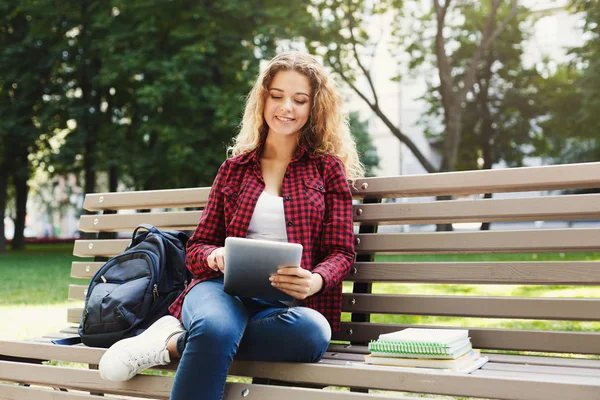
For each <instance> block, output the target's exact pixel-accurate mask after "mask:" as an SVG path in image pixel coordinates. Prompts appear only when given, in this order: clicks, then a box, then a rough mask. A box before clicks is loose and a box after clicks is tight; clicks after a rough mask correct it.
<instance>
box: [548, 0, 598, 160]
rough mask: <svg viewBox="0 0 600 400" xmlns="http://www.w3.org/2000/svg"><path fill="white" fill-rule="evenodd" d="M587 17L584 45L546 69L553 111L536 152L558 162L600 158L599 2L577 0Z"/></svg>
mask: <svg viewBox="0 0 600 400" xmlns="http://www.w3.org/2000/svg"><path fill="white" fill-rule="evenodd" d="M573 10H574V11H577V12H580V13H581V15H582V16H583V18H584V25H583V31H584V37H586V38H587V40H586V41H585V43H584V44H583V45H582V46H579V47H576V48H573V49H571V54H572V55H573V57H574V58H573V60H572V61H571V62H570V63H568V64H566V65H560V66H558V67H557V68H554V69H551V68H549V67H548V68H547V70H546V71H545V73H546V75H547V76H548V77H549V78H548V84H547V85H546V87H545V88H544V89H545V90H546V91H547V93H548V95H549V98H548V108H549V110H550V113H549V115H548V117H547V118H546V119H544V120H543V121H541V122H540V126H541V128H542V130H543V135H540V136H539V137H538V138H537V146H536V149H537V152H536V153H537V154H538V155H541V156H546V157H550V158H551V159H553V160H554V161H556V162H560V163H571V162H589V161H598V160H600V139H599V136H598V126H600V113H598V110H599V109H600V98H599V97H598V93H600V2H598V0H574V1H573Z"/></svg>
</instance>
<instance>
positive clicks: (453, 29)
mask: <svg viewBox="0 0 600 400" xmlns="http://www.w3.org/2000/svg"><path fill="white" fill-rule="evenodd" d="M453 12H454V13H455V15H454V19H453V20H455V21H458V22H457V23H449V24H448V26H447V29H446V32H447V34H446V35H445V38H446V42H447V43H448V45H452V47H453V48H454V51H453V52H452V57H451V63H452V64H451V70H452V79H453V80H454V83H453V86H454V87H460V85H461V83H462V82H463V80H464V78H465V73H466V71H467V69H468V68H469V66H470V62H471V58H472V57H473V54H474V53H475V51H476V50H477V47H478V46H479V43H480V36H481V32H482V31H483V29H484V25H485V23H486V17H487V15H488V14H489V12H490V10H489V4H488V3H487V2H470V1H469V2H463V3H461V4H460V6H457V7H456V8H455V9H454V10H453ZM509 12H510V7H509V6H508V5H507V4H505V5H504V6H502V7H500V8H499V10H498V16H497V20H498V21H502V20H504V19H505V18H506V17H507V16H508V14H509ZM425 15H428V14H425ZM531 22H532V19H531V16H530V15H529V14H528V12H527V10H526V9H523V8H521V9H520V10H519V13H518V14H517V15H516V17H514V18H513V19H512V20H511V21H510V22H509V23H508V25H507V26H506V28H505V29H504V30H503V31H502V33H501V34H500V35H499V36H498V38H497V39H496V40H495V41H494V42H493V43H492V44H491V47H490V49H489V51H488V52H487V55H486V56H485V57H484V58H483V60H482V62H481V63H480V65H479V68H478V70H477V77H476V81H475V85H474V86H473V89H472V91H471V94H470V95H469V96H467V99H466V100H465V102H464V104H463V108H462V129H461V135H460V136H461V144H460V147H459V153H458V158H457V164H456V169H457V170H471V169H480V168H491V167H492V165H493V164H496V163H499V162H501V161H504V162H505V163H506V164H507V165H508V166H510V167H516V166H522V165H523V159H524V158H525V157H526V156H527V155H528V153H529V152H530V151H531V150H532V148H533V147H532V145H533V144H534V143H535V139H536V133H535V128H536V122H537V121H538V119H539V118H541V117H542V116H544V115H545V113H546V110H545V107H544V106H545V102H546V97H545V95H546V94H547V93H545V92H544V91H542V90H540V89H539V87H538V86H539V85H540V83H543V78H542V76H541V74H540V73H538V71H537V70H536V69H535V68H525V67H524V66H523V65H522V56H523V46H524V42H525V40H527V38H528V36H529V35H530V32H531V29H532V26H531ZM423 26H424V32H423V33H424V34H425V35H426V32H427V31H428V30H430V29H431V27H429V26H428V24H427V23H425V25H423ZM399 29H400V27H398V30H399ZM398 30H397V32H398ZM398 37H399V38H400V39H402V40H404V41H405V43H406V44H407V50H408V51H409V52H410V54H412V55H414V56H415V58H413V59H412V61H411V65H410V66H411V68H419V69H420V70H421V71H422V70H423V68H427V65H431V63H432V62H433V61H434V60H433V54H434V50H432V46H433V41H432V38H429V39H428V40H424V41H418V40H415V35H407V34H406V33H404V36H402V35H400V34H399V36H398ZM429 85H430V90H428V91H427V92H426V93H425V95H424V96H423V99H424V100H425V101H426V102H427V104H428V109H427V112H426V113H425V115H423V116H422V118H421V119H420V123H421V124H423V125H424V126H425V128H426V135H427V136H428V137H429V138H430V139H431V140H432V141H434V142H438V143H439V144H440V145H441V144H442V143H443V141H444V139H445V136H446V130H445V129H441V130H440V121H443V120H444V118H445V110H444V107H443V103H442V97H441V94H440V86H439V83H437V82H436V81H434V80H432V81H430V82H429Z"/></svg>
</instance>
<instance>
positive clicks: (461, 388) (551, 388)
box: [229, 361, 600, 400]
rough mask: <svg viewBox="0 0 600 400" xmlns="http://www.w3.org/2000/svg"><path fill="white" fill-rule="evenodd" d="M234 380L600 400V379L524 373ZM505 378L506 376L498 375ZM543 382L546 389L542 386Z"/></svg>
mask: <svg viewBox="0 0 600 400" xmlns="http://www.w3.org/2000/svg"><path fill="white" fill-rule="evenodd" d="M229 372H230V373H231V374H233V375H240V376H254V377H258V378H271V379H278V380H283V381H291V382H310V383H313V384H324V385H336V386H344V387H358V388H373V389H380V390H397V391H408V392H415V393H434V394H441V395H455V396H466V397H468V396H471V397H484V398H499V399H523V400H533V399H545V398H554V399H588V398H589V399H593V398H600V380H598V379H593V378H582V377H574V376H567V377H563V378H562V379H560V380H557V381H552V380H550V379H537V378H534V379H524V378H523V377H522V376H520V374H518V373H517V374H514V375H513V376H504V377H502V378H499V377H497V376H493V373H494V372H497V371H490V376H472V375H462V374H452V373H442V372H429V371H423V370H421V369H415V371H414V372H413V371H407V370H404V369H403V370H402V371H399V369H397V368H394V367H383V366H369V365H364V364H358V363H355V364H351V365H328V364H324V363H319V364H294V363H261V362H241V361H239V362H236V363H234V364H233V365H232V368H230V371H229ZM498 372H499V373H500V371H498ZM541 383H543V384H541Z"/></svg>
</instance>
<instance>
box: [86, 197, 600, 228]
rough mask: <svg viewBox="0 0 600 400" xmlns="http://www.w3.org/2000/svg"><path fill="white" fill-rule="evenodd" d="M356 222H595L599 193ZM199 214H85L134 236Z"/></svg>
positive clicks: (428, 207) (361, 212)
mask: <svg viewBox="0 0 600 400" xmlns="http://www.w3.org/2000/svg"><path fill="white" fill-rule="evenodd" d="M353 207H354V222H355V223H379V224H438V223H451V222H455V223H456V222H505V221H555V220H559V221H560V220H582V219H597V218H599V217H600V194H590V195H571V196H552V197H540V198H525V199H490V200H474V201H465V200H454V201H434V202H423V203H396V204H390V203H388V204H359V205H354V206H353ZM201 215H202V212H201V211H172V212H155V213H134V214H112V215H82V216H81V218H80V220H79V229H80V230H81V231H83V232H131V231H133V229H135V227H136V226H138V225H139V224H142V223H146V224H152V225H154V226H156V227H159V228H161V229H167V228H168V229H179V230H194V229H195V228H196V225H197V224H198V221H199V219H200V216H201Z"/></svg>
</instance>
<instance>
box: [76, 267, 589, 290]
mask: <svg viewBox="0 0 600 400" xmlns="http://www.w3.org/2000/svg"><path fill="white" fill-rule="evenodd" d="M102 265H104V263H103V262H81V261H74V262H73V263H72V264H71V277H72V278H82V279H89V278H91V277H92V276H94V274H95V273H96V271H98V269H99V268H100V267H101V266H102ZM346 281H347V282H414V283H417V282H418V283H465V284H486V283H489V284H495V285H498V284H509V285H519V284H536V285H543V284H549V283H550V284H554V285H600V261H532V262H526V261H525V262H520V261H511V262H464V263H463V262H380V263H378V262H373V263H367V262H357V263H354V265H353V269H352V270H351V272H350V275H349V276H348V278H346Z"/></svg>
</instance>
